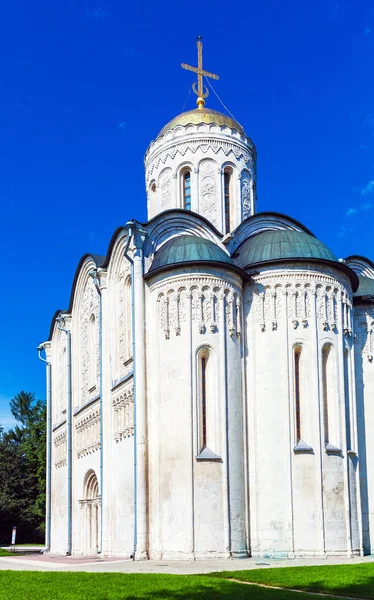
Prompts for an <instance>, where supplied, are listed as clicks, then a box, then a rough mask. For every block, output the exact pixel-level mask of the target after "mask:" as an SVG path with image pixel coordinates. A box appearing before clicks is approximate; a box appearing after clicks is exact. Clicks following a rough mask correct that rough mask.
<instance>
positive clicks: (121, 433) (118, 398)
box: [112, 384, 134, 442]
mask: <svg viewBox="0 0 374 600" xmlns="http://www.w3.org/2000/svg"><path fill="white" fill-rule="evenodd" d="M112 406H113V412H114V419H113V424H114V439H115V441H116V442H119V441H121V440H122V439H125V438H128V437H131V436H133V435H134V387H133V385H132V384H131V386H128V387H127V389H125V390H123V391H121V392H118V393H117V394H116V395H115V396H114V398H113V400H112Z"/></svg>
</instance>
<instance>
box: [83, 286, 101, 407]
mask: <svg viewBox="0 0 374 600" xmlns="http://www.w3.org/2000/svg"><path fill="white" fill-rule="evenodd" d="M92 315H93V316H94V317H95V332H94V336H95V343H94V344H92V346H93V347H94V348H95V350H94V351H93V352H92V348H90V340H89V322H90V319H91V316H92ZM98 339H99V338H98V298H97V290H96V288H95V286H94V283H93V281H92V279H91V277H88V279H87V282H86V286H85V289H84V292H83V299H82V304H81V306H80V311H79V365H80V393H81V397H80V402H79V404H80V405H83V404H85V403H86V402H87V401H88V400H89V399H90V398H92V397H94V395H95V393H97V392H96V391H95V387H96V386H97V382H98V379H99V370H100V355H99V350H100V349H99V341H98ZM91 353H92V356H91ZM91 361H94V368H93V369H91ZM92 372H93V373H94V375H95V377H94V379H95V382H96V386H95V382H94V385H92V383H93V382H92V381H91V376H90V375H91V374H92Z"/></svg>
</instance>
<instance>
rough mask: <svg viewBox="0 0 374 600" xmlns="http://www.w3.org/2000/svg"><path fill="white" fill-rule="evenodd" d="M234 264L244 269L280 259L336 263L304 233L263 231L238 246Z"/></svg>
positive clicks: (333, 258) (323, 248)
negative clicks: (316, 260)
mask: <svg viewBox="0 0 374 600" xmlns="http://www.w3.org/2000/svg"><path fill="white" fill-rule="evenodd" d="M237 254H238V255H239V256H238V258H237V259H236V264H237V265H239V266H240V267H242V268H244V267H247V266H249V265H253V264H257V263H263V262H269V261H275V260H277V261H279V260H282V259H292V258H298V259H300V258H305V259H311V258H312V259H323V260H330V261H333V262H338V259H337V258H336V256H335V254H333V252H331V250H329V249H328V248H327V246H325V244H323V243H322V242H320V241H319V240H317V238H315V237H313V236H312V235H309V234H307V233H305V232H304V231H294V230H292V229H277V230H274V231H264V232H262V233H258V234H257V235H254V236H253V237H250V238H248V239H247V240H245V242H243V243H242V244H241V246H239V248H238V250H237Z"/></svg>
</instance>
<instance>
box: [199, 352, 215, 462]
mask: <svg viewBox="0 0 374 600" xmlns="http://www.w3.org/2000/svg"><path fill="white" fill-rule="evenodd" d="M197 358H198V360H197V367H198V369H197V376H198V407H197V419H198V427H197V429H198V446H199V447H198V452H199V453H200V452H202V451H203V450H205V448H208V449H209V450H211V451H212V452H213V451H214V447H215V445H216V427H217V418H218V415H217V414H216V406H215V402H216V394H215V376H214V354H213V351H212V350H211V349H210V348H201V350H200V352H199V354H198V357H197Z"/></svg>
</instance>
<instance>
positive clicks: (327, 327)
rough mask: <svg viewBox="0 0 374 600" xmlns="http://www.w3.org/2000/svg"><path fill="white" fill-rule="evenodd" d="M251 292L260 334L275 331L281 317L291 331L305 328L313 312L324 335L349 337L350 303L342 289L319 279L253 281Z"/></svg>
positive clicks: (331, 282) (330, 282)
mask: <svg viewBox="0 0 374 600" xmlns="http://www.w3.org/2000/svg"><path fill="white" fill-rule="evenodd" d="M254 279H255V282H256V287H255V289H254V290H253V292H252V296H253V303H252V310H253V314H254V321H255V323H257V324H258V325H259V327H260V330H261V331H266V330H272V331H276V330H277V328H278V325H279V323H280V322H281V321H282V317H283V315H285V314H286V315H287V318H288V321H289V322H290V324H291V326H292V327H293V328H294V329H297V328H298V327H302V328H307V327H308V326H309V324H310V320H311V318H312V317H313V314H314V307H315V311H316V317H317V321H318V322H319V324H320V326H321V328H322V329H323V330H324V331H333V332H335V333H338V331H342V332H343V333H344V335H347V336H350V335H352V299H351V297H350V295H349V293H348V292H347V289H346V288H345V287H342V286H341V285H340V284H337V281H336V280H332V279H330V277H323V276H322V275H317V276H314V275H313V276H312V275H308V274H303V275H298V276H297V277H295V279H294V280H293V281H292V280H291V281H290V275H289V274H284V275H283V276H282V275H279V276H277V277H276V278H274V276H272V277H269V276H267V277H254Z"/></svg>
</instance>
